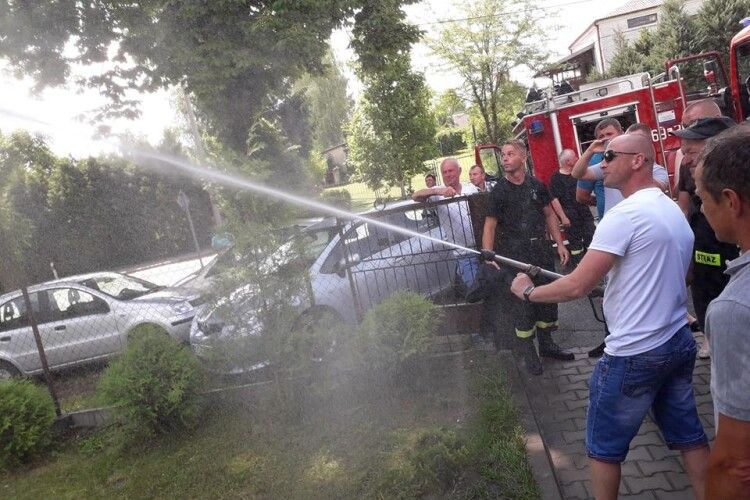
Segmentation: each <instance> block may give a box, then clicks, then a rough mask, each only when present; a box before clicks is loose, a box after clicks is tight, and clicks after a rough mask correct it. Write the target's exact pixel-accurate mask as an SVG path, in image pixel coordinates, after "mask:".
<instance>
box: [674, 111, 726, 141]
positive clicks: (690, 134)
mask: <svg viewBox="0 0 750 500" xmlns="http://www.w3.org/2000/svg"><path fill="white" fill-rule="evenodd" d="M735 125H737V124H736V123H735V122H734V120H732V119H731V118H727V117H726V116H719V117H716V118H699V119H698V120H696V121H695V123H693V124H692V125H690V126H689V127H688V128H683V129H682V130H675V131H674V132H671V134H672V135H676V136H677V137H680V138H682V139H695V140H698V141H700V140H703V139H710V138H711V137H713V136H715V135H719V134H720V133H722V132H724V131H725V130H726V129H728V128H731V127H733V126H735Z"/></svg>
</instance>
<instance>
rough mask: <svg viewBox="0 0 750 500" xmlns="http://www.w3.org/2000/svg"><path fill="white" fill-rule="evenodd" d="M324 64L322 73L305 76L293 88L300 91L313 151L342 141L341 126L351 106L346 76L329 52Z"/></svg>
mask: <svg viewBox="0 0 750 500" xmlns="http://www.w3.org/2000/svg"><path fill="white" fill-rule="evenodd" d="M325 62H326V69H325V70H324V72H323V73H322V74H319V75H313V74H307V75H305V76H303V77H302V79H301V80H300V81H299V82H298V83H297V84H296V85H295V87H299V88H300V89H302V92H304V95H305V99H306V102H307V108H308V111H309V117H310V125H311V129H312V130H311V132H312V141H313V145H314V147H315V149H316V150H317V151H324V150H325V149H327V148H329V147H331V146H337V145H339V144H341V143H343V142H344V126H345V124H346V122H347V120H348V119H349V116H350V114H351V109H352V107H353V103H352V100H351V98H350V97H349V94H348V93H347V80H346V77H345V76H344V74H343V71H342V70H341V67H340V66H339V64H338V62H337V61H336V60H335V58H334V57H333V54H332V53H331V52H330V51H329V52H328V55H327V56H326V60H325Z"/></svg>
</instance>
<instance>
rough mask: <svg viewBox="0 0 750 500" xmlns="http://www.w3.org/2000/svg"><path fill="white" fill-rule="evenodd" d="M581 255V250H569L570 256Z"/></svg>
mask: <svg viewBox="0 0 750 500" xmlns="http://www.w3.org/2000/svg"><path fill="white" fill-rule="evenodd" d="M582 253H583V248H581V249H580V250H571V251H570V255H581V254H582Z"/></svg>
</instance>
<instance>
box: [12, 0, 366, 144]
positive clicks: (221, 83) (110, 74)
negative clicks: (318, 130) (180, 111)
mask: <svg viewBox="0 0 750 500" xmlns="http://www.w3.org/2000/svg"><path fill="white" fill-rule="evenodd" d="M359 4H360V0H309V1H305V2H293V1H287V0H282V1H280V0H259V1H249V0H232V1H230V0H217V1H206V2H195V1H190V0H176V1H174V0H149V1H145V0H142V1H136V2H117V1H112V0H104V1H98V2H74V1H67V0H66V1H60V2H6V7H5V8H4V9H2V10H0V33H2V34H3V39H2V43H1V44H0V56H3V57H5V58H7V59H8V61H10V63H11V65H12V66H13V68H15V69H16V70H17V71H18V72H19V73H22V74H25V75H28V76H31V77H32V78H34V80H35V81H36V83H37V87H39V88H43V87H46V86H49V85H61V84H64V83H66V82H67V81H68V80H70V79H71V78H72V77H76V79H77V81H78V83H79V84H80V85H83V86H88V87H94V88H98V89H100V90H101V91H102V93H104V94H105V95H107V96H108V97H109V98H110V102H109V104H108V105H107V106H106V107H105V108H104V109H103V110H102V113H101V115H100V116H101V117H107V116H112V115H114V114H118V115H125V116H130V117H134V116H137V115H138V112H139V111H138V102H137V100H136V99H133V98H132V97H131V96H132V91H137V92H150V91H153V90H155V89H157V88H167V87H169V86H184V87H185V89H186V90H187V91H188V92H189V93H190V94H191V95H192V96H193V97H194V98H195V100H196V102H197V104H198V107H199V109H200V110H201V111H202V112H203V114H204V115H205V117H206V118H207V119H208V121H209V123H210V124H211V125H212V126H213V128H214V131H215V133H216V134H217V135H218V136H219V137H221V139H222V140H223V141H224V142H226V144H227V145H229V146H230V147H231V148H233V149H234V150H235V151H238V152H244V151H245V149H246V147H247V146H246V144H247V137H248V133H249V131H250V129H251V128H252V126H253V124H254V123H255V122H256V121H258V120H259V119H261V118H264V117H265V118H267V116H264V115H265V113H266V112H267V111H268V109H269V108H274V107H275V106H276V105H277V103H279V102H280V101H284V100H285V99H286V98H287V97H288V93H289V88H290V86H291V82H293V81H294V80H295V79H296V78H297V77H299V76H300V75H301V74H302V73H303V72H305V71H310V72H313V73H317V72H319V71H320V70H321V69H322V68H323V64H322V60H323V56H324V54H325V53H326V51H327V50H328V45H327V40H328V38H329V36H330V34H331V31H332V30H333V29H334V28H336V27H338V26H340V25H341V23H342V22H343V21H344V20H345V19H347V18H348V17H350V16H351V15H352V14H353V13H354V9H355V8H356V7H357V6H358V5H359ZM71 47H74V48H75V50H74V51H72V50H70V48H71ZM71 53H73V54H74V55H71ZM93 63H102V64H97V65H96V66H92V64H93ZM76 65H86V66H87V71H86V72H85V74H80V75H76V74H75V69H76Z"/></svg>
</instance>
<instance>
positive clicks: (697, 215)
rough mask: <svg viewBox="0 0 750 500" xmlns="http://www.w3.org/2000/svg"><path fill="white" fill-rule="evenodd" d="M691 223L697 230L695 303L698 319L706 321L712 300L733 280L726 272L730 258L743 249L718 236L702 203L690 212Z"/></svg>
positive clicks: (694, 252) (702, 322)
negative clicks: (719, 238)
mask: <svg viewBox="0 0 750 500" xmlns="http://www.w3.org/2000/svg"><path fill="white" fill-rule="evenodd" d="M690 227H691V228H692V229H693V233H694V234H695V243H694V245H693V263H692V264H693V280H692V283H691V289H692V292H693V306H695V316H696V317H697V318H698V322H699V323H700V324H701V325H705V324H706V310H707V309H708V304H709V303H710V302H711V301H712V300H714V299H715V298H716V297H718V296H719V294H720V293H721V292H722V290H724V287H725V286H726V285H727V283H728V282H729V276H727V275H726V274H724V271H726V269H727V261H728V260H732V259H736V258H737V257H738V256H739V250H738V249H737V246H736V245H730V244H728V243H722V242H720V241H718V240H717V239H716V234H715V233H714V231H713V229H712V228H711V226H710V225H709V224H708V220H706V216H705V215H703V213H701V211H700V208H699V207H698V208H697V209H696V210H693V211H692V213H691V214H690Z"/></svg>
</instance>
